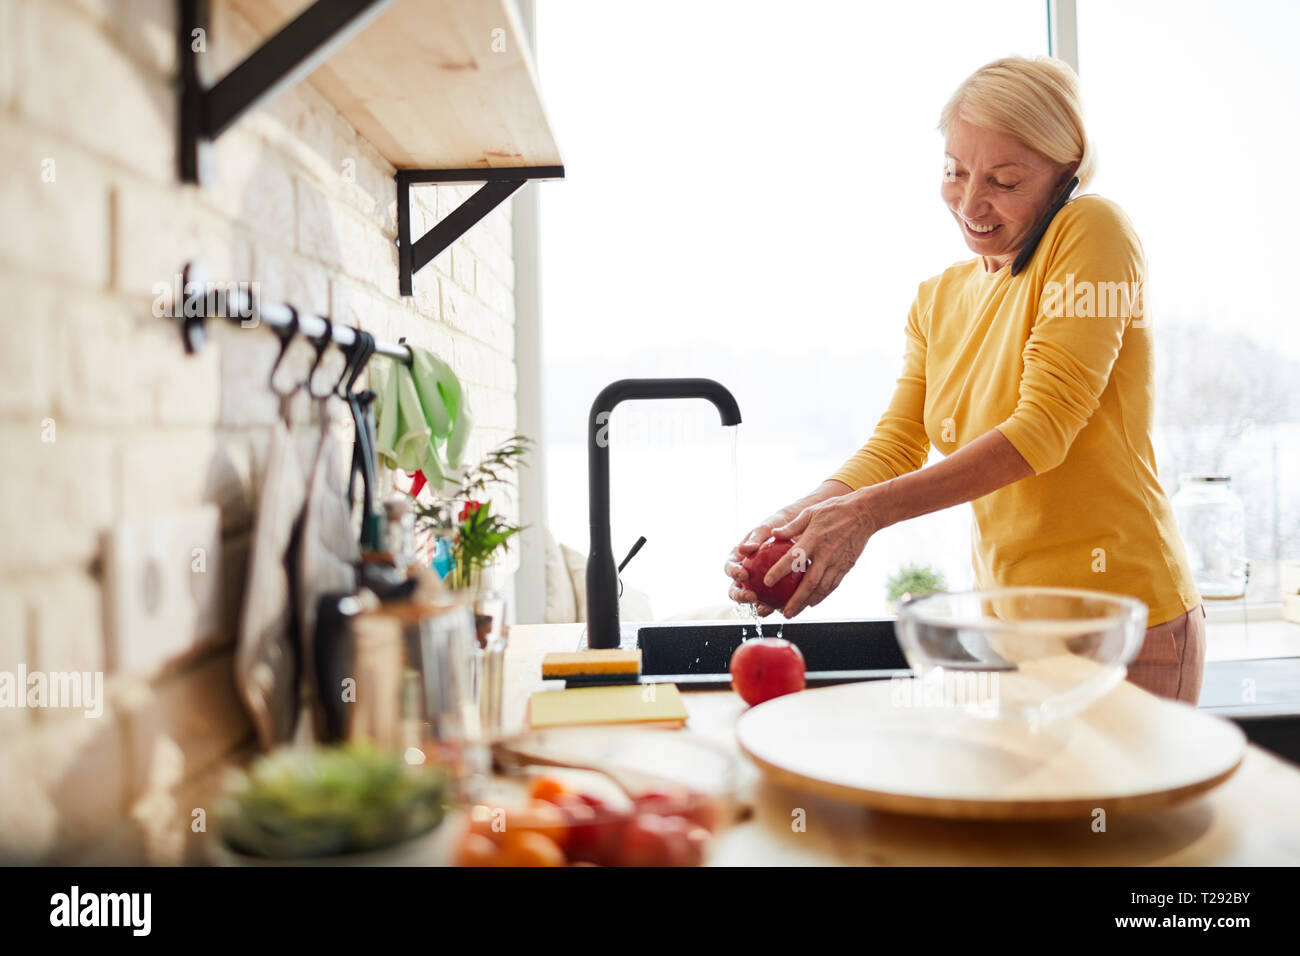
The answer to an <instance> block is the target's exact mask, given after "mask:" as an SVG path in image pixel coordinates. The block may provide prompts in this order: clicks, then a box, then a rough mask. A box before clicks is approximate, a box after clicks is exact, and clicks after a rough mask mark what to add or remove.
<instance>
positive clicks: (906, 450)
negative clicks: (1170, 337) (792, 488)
mask: <svg viewBox="0 0 1300 956" xmlns="http://www.w3.org/2000/svg"><path fill="white" fill-rule="evenodd" d="M1145 278H1146V260H1145V256H1144V254H1143V251H1142V244H1141V243H1140V242H1139V241H1138V238H1137V235H1136V233H1135V232H1134V230H1133V224H1132V223H1131V222H1129V220H1128V217H1127V216H1125V215H1124V213H1123V211H1122V210H1121V209H1120V208H1119V207H1118V206H1117V205H1116V204H1115V203H1113V202H1111V201H1109V200H1107V199H1103V198H1101V197H1100V196H1093V195H1088V196H1080V197H1078V198H1076V199H1075V200H1073V201H1072V202H1070V203H1068V204H1067V205H1066V206H1065V208H1063V209H1062V210H1061V211H1060V213H1058V214H1057V216H1056V218H1055V219H1054V220H1053V221H1052V224H1051V225H1050V226H1049V227H1048V229H1047V232H1046V234H1045V235H1044V236H1043V240H1042V242H1041V243H1040V244H1039V247H1038V249H1037V251H1036V252H1035V254H1034V257H1033V259H1032V261H1031V262H1030V264H1029V266H1028V267H1027V268H1026V269H1025V270H1024V271H1022V272H1021V273H1020V274H1019V275H1018V276H1015V277H1012V275H1011V269H1010V267H1004V268H1003V269H1001V270H1000V271H998V272H996V273H989V272H986V271H985V269H984V263H983V260H982V259H981V258H979V257H976V258H975V259H972V260H970V261H967V262H959V263H957V264H956V265H954V266H952V267H951V268H949V269H948V270H946V271H945V272H943V273H942V274H940V275H937V276H934V277H933V278H931V279H927V280H926V281H925V282H922V283H921V286H920V288H919V290H918V291H917V296H916V301H915V302H914V303H913V304H912V308H911V312H910V313H909V315H908V319H907V350H906V355H905V358H904V361H903V374H902V376H901V377H900V378H899V380H898V389H897V391H896V392H895V393H894V398H893V400H892V401H891V402H890V404H889V408H888V409H887V410H886V412H885V415H884V417H883V418H881V420H880V424H879V425H878V426H877V427H876V431H875V433H874V434H873V435H872V436H871V439H870V441H868V442H867V444H866V445H864V446H863V447H862V448H861V449H860V450H859V451H858V452H857V453H856V454H854V455H853V456H852V457H851V458H850V459H849V460H848V461H847V462H845V463H844V465H843V466H842V467H841V468H840V470H839V471H837V472H836V473H835V474H834V475H832V476H831V477H833V478H835V479H838V480H839V481H842V482H844V483H845V484H847V485H849V486H850V487H852V488H854V489H857V488H861V487H864V486H866V485H871V484H876V483H878V482H881V481H887V480H889V479H890V478H895V477H897V476H899V475H903V474H905V473H907V472H910V471H915V470H916V469H918V468H920V467H921V466H922V465H923V464H924V463H925V460H926V457H927V455H928V454H929V449H930V445H931V444H933V445H934V447H936V448H937V449H939V450H940V451H941V452H943V453H944V454H945V455H949V454H952V453H953V452H954V451H956V450H957V449H959V448H961V447H962V446H963V445H965V444H967V443H968V442H970V441H973V440H974V439H976V438H978V437H979V436H980V435H982V434H984V433H985V432H987V431H988V430H989V429H990V428H996V429H998V430H999V431H1000V432H1002V434H1003V435H1004V436H1006V438H1007V439H1008V440H1009V441H1010V442H1011V444H1012V445H1014V446H1015V447H1016V450H1017V451H1019V452H1020V454H1021V455H1022V456H1024V459H1025V461H1027V462H1028V463H1029V466H1030V467H1031V468H1032V469H1033V470H1034V474H1033V476H1032V477H1029V478H1025V479H1023V480H1021V481H1016V482H1013V483H1012V484H1010V485H1007V486H1006V487H1005V488H1001V489H999V490H998V491H995V492H993V493H992V494H989V495H985V496H984V497H982V498H979V499H976V501H975V502H974V503H973V508H974V512H975V524H974V528H973V529H972V554H973V561H974V565H975V580H976V586H977V587H1010V586H1015V585H1026V584H1038V585H1054V586H1059V587H1083V588H1097V589H1100V590H1104V591H1112V592H1115V593H1119V594H1128V595H1132V596H1134V597H1137V598H1140V599H1141V600H1143V601H1145V602H1146V604H1147V607H1148V609H1149V611H1150V614H1149V617H1148V626H1153V625H1156V624H1163V623H1164V622H1166V621H1169V620H1172V619H1173V618H1176V617H1178V616H1179V615H1181V614H1182V613H1183V612H1184V611H1188V610H1191V609H1192V608H1194V607H1196V605H1197V604H1199V603H1200V597H1199V596H1198V595H1197V593H1196V587H1195V585H1194V584H1193V583H1192V575H1191V569H1190V567H1189V565H1188V563H1187V558H1186V555H1185V554H1184V551H1183V544H1182V540H1181V539H1180V538H1179V536H1178V529H1177V525H1176V523H1175V521H1174V516H1173V510H1172V508H1171V507H1170V504H1169V499H1168V497H1167V496H1166V495H1165V493H1164V490H1163V489H1162V488H1161V487H1160V483H1159V482H1158V481H1157V479H1156V463H1155V453H1154V451H1153V449H1152V446H1151V416H1152V405H1153V398H1154V388H1153V372H1152V355H1151V350H1152V342H1151V328H1150V319H1149V317H1148V316H1147V315H1146V314H1145V312H1144V309H1143V306H1144V295H1143V294H1142V293H1143V289H1142V285H1143V283H1144V281H1145Z"/></svg>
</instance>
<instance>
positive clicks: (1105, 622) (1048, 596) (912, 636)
mask: <svg viewBox="0 0 1300 956" xmlns="http://www.w3.org/2000/svg"><path fill="white" fill-rule="evenodd" d="M1146 622H1147V609H1146V606H1145V605H1144V604H1143V603H1142V602H1141V601H1138V600H1135V599H1133V598H1126V597H1120V596H1118V595H1115V594H1110V593H1107V592H1103V591H1086V590H1081V589H1068V588H1037V587H1025V588H1002V589H993V590H988V591H966V592H956V593H941V594H932V595H928V596H927V597H923V598H919V599H917V600H915V601H909V602H908V603H906V604H904V605H903V606H902V607H901V608H899V613H898V623H897V631H898V643H899V646H900V647H901V648H902V651H903V655H904V656H905V657H906V658H907V661H908V663H909V664H910V665H911V667H912V671H913V674H914V676H916V677H917V678H919V679H920V680H922V681H923V682H925V683H926V685H927V686H929V687H931V688H932V695H937V696H938V697H941V698H942V699H943V701H944V702H945V707H944V710H946V711H947V712H949V713H958V712H960V713H963V714H974V715H977V716H981V717H993V718H997V719H1002V720H1012V721H1024V722H1027V723H1030V724H1041V723H1046V722H1050V721H1053V720H1058V719H1060V718H1063V717H1068V716H1069V715H1070V714H1074V713H1077V712H1078V711H1080V710H1082V709H1084V708H1085V707H1087V706H1088V705H1089V704H1091V703H1093V702H1094V701H1096V700H1097V699H1098V698H1100V697H1101V696H1102V695H1104V694H1105V693H1106V692H1107V691H1109V690H1110V689H1111V688H1112V687H1114V686H1115V685H1116V684H1118V683H1119V682H1120V681H1122V680H1123V679H1124V674H1125V668H1126V665H1127V664H1128V662H1129V661H1131V660H1132V659H1133V658H1134V656H1135V655H1136V654H1137V652H1138V649H1139V648H1140V647H1141V646H1142V640H1143V638H1144V636H1145V633H1146ZM1012 674H1014V675H1016V677H1017V679H1016V680H1014V681H1007V680H1006V678H1007V677H1008V676H1010V675H1012Z"/></svg>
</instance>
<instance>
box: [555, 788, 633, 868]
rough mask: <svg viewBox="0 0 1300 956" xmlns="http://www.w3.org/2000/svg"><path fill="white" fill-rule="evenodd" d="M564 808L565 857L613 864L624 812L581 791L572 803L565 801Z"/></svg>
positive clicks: (624, 822) (615, 859)
mask: <svg viewBox="0 0 1300 956" xmlns="http://www.w3.org/2000/svg"><path fill="white" fill-rule="evenodd" d="M579 805H580V807H581V808H580V807H579ZM564 809H565V811H566V812H567V813H569V814H570V826H569V834H568V841H567V842H566V843H565V850H566V852H567V853H568V855H569V859H570V860H581V861H584V862H589V863H599V864H602V865H609V864H612V863H615V862H616V861H617V857H618V851H619V844H620V843H621V842H622V837H623V828H624V827H625V826H626V824H627V821H628V815H627V814H626V813H622V812H620V811H617V810H615V809H613V808H612V807H610V806H608V805H607V804H606V803H605V802H604V801H603V800H601V799H600V798H599V797H593V796H591V795H589V794H585V793H581V794H578V795H577V802H576V803H573V802H569V803H566V805H565V806H564Z"/></svg>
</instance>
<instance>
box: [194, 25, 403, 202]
mask: <svg viewBox="0 0 1300 956" xmlns="http://www.w3.org/2000/svg"><path fill="white" fill-rule="evenodd" d="M178 3H179V6H180V9H179V15H178V16H177V19H176V44H177V46H176V50H177V55H178V57H179V63H180V86H181V89H180V129H179V152H180V155H179V157H178V160H179V165H180V177H181V181H182V182H187V183H197V182H198V181H199V166H200V163H199V150H200V148H201V147H202V145H203V144H204V143H205V142H210V141H212V140H214V139H216V138H217V137H218V136H220V135H221V134H222V133H223V132H225V131H226V130H227V129H228V128H229V127H230V126H231V125H232V124H233V123H234V122H235V121H236V120H238V119H239V118H240V117H241V116H243V115H244V114H245V113H246V112H248V111H249V110H250V109H252V108H253V107H255V106H257V105H258V104H259V103H261V102H263V101H264V100H267V99H269V98H270V97H272V96H274V95H275V94H276V93H279V92H280V91H281V90H284V89H287V88H288V87H291V86H293V85H294V84H295V83H297V82H298V81H299V80H301V79H302V78H303V77H305V76H306V75H307V74H309V73H310V72H311V71H312V70H314V69H316V67H318V66H320V64H321V63H323V62H324V61H325V60H326V59H328V58H329V56H330V55H331V54H332V53H333V52H334V51H335V50H337V49H338V48H339V47H340V46H342V45H343V44H344V43H346V42H347V41H348V40H350V39H352V37H353V36H355V35H356V34H357V33H358V32H360V31H361V30H363V29H365V28H366V26H368V25H369V24H370V22H371V21H372V20H373V19H374V18H375V17H377V16H378V15H379V14H380V13H382V12H383V11H384V9H385V8H386V7H388V6H389V5H390V4H391V3H393V0H316V2H315V3H313V4H312V5H311V6H309V7H308V8H307V9H306V10H304V11H303V12H302V13H300V14H299V15H298V16H297V17H295V18H294V19H293V20H291V21H289V22H288V23H287V24H285V25H284V26H283V27H282V28H281V29H280V31H279V32H278V33H276V34H275V35H274V36H272V37H270V38H269V39H267V40H266V41H265V42H264V43H263V44H262V45H261V46H260V47H259V48H258V49H256V50H254V51H253V52H252V53H250V54H249V55H248V56H247V57H246V58H245V59H244V61H243V62H242V63H240V64H239V65H238V66H236V67H235V68H234V69H232V70H231V71H230V72H229V73H227V74H226V75H225V76H224V77H222V78H221V79H220V80H218V81H217V82H216V83H214V84H213V85H212V86H211V87H207V88H205V87H204V86H203V83H202V81H201V80H200V79H199V58H200V57H201V56H204V55H206V53H205V51H206V50H207V47H208V44H209V42H210V38H209V37H208V32H209V16H208V13H209V4H208V0H178Z"/></svg>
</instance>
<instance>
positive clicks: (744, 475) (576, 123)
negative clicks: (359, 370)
mask: <svg viewBox="0 0 1300 956" xmlns="http://www.w3.org/2000/svg"><path fill="white" fill-rule="evenodd" d="M1046 38H1047V26H1046V10H1045V5H1044V3H1043V2H1042V0H998V2H982V3H979V4H972V3H969V2H963V0H942V2H934V0H932V2H929V3H924V4H874V3H873V4H865V3H858V2H838V3H829V2H821V3H802V4H798V5H793V4H789V3H739V2H733V3H723V2H707V3H700V2H684V0H672V2H657V3H653V4H649V3H646V4H625V3H617V4H615V3H608V2H596V0H563V2H558V0H542V2H540V3H539V4H538V44H537V46H538V50H539V69H540V72H541V80H542V88H543V89H544V90H545V91H546V95H547V105H548V109H549V111H550V112H551V114H552V117H553V120H554V125H555V128H556V130H557V131H558V132H559V135H560V139H561V143H560V145H561V147H562V149H563V152H564V157H565V163H566V168H567V179H566V181H565V182H563V183H556V184H551V185H550V186H549V187H548V188H547V189H545V190H542V191H541V193H540V195H541V204H542V242H541V250H542V295H543V322H544V328H543V342H544V356H543V362H544V367H543V375H544V385H545V395H546V403H547V405H546V410H545V416H546V418H545V421H546V429H547V433H546V442H547V456H548V502H547V507H548V510H549V523H550V526H551V529H552V530H553V532H554V533H555V535H556V537H557V538H559V539H560V540H561V541H563V542H565V543H567V544H569V545H570V546H572V547H574V548H576V549H578V550H579V551H581V552H583V553H584V554H585V553H586V549H587V471H586V462H587V459H586V443H585V442H586V438H585V433H586V417H587V413H588V409H589V407H590V404H591V401H592V399H593V398H594V397H595V395H596V394H597V392H598V391H599V390H600V389H601V387H603V386H604V385H605V384H607V383H608V382H610V381H612V380H614V379H617V378H623V377H641V376H693V375H704V376H709V377H712V378H716V379H718V380H719V381H721V382H722V383H723V384H724V385H726V386H727V387H729V388H730V389H731V390H732V392H733V393H734V394H735V395H736V398H737V400H738V402H739V404H740V409H741V413H742V415H743V417H744V424H743V425H742V426H741V427H740V434H739V438H738V442H737V461H738V468H736V467H734V466H733V459H732V437H731V436H730V435H728V434H726V433H725V432H724V429H722V428H721V427H720V426H719V424H718V419H717V415H716V413H714V411H713V409H712V408H711V407H709V406H707V405H706V404H705V403H703V402H678V403H657V405H656V406H653V407H652V406H651V405H650V404H649V403H646V404H644V405H642V406H640V407H634V406H623V407H621V408H620V409H619V411H617V412H616V413H615V415H614V420H613V422H612V432H611V434H612V436H613V439H612V445H611V451H612V456H611V470H612V502H613V504H612V508H613V514H612V526H613V546H614V550H615V552H616V556H617V557H621V556H622V554H623V553H625V552H626V550H627V549H628V548H629V547H630V546H631V545H632V543H633V542H634V541H635V540H636V538H637V536H638V535H641V534H644V535H645V536H646V537H647V538H648V544H647V546H646V548H645V550H643V551H642V552H641V554H640V555H639V556H638V557H637V558H636V559H635V560H634V561H633V563H632V564H631V565H630V566H629V567H628V570H627V572H626V573H625V575H624V580H625V582H626V584H627V585H628V586H629V587H633V588H637V589H640V590H642V591H645V592H647V593H648V595H649V598H650V602H651V608H652V611H653V615H654V617H655V618H659V619H662V618H667V617H671V616H674V615H678V614H682V613H689V612H696V611H699V610H700V609H703V608H708V607H715V608H720V609H722V610H723V611H725V610H726V605H727V599H726V579H725V578H724V576H723V574H722V563H723V559H724V556H725V554H726V552H727V551H728V550H729V549H730V547H731V546H732V545H733V544H734V542H735V540H736V539H737V538H738V537H739V535H740V533H741V532H742V531H744V530H746V529H747V528H748V527H750V526H752V525H753V524H754V523H756V522H757V521H759V520H760V519H761V518H763V517H764V516H766V515H767V514H768V513H769V512H771V511H772V510H773V509H775V508H777V507H780V506H783V505H785V504H786V503H788V502H789V501H792V500H794V499H795V498H798V497H800V496H802V495H804V494H805V493H807V492H808V491H809V490H811V489H812V488H813V487H815V486H816V485H817V484H818V483H819V482H820V481H822V480H823V479H824V478H826V477H827V476H829V475H830V473H831V472H832V471H833V470H834V469H835V468H836V467H837V466H838V465H839V464H840V463H841V462H842V461H843V460H844V459H845V458H846V457H848V455H850V454H851V453H852V452H853V451H854V450H855V449H857V448H858V447H859V445H861V444H862V443H863V442H864V441H865V440H866V439H867V437H868V436H869V435H870V434H871V431H872V429H873V427H874V426H875V423H876V420H877V419H878V417H879V415H880V413H881V412H882V411H883V409H884V408H885V405H886V402H887V401H888V398H889V396H890V395H891V394H892V391H893V387H894V381H895V379H896V377H897V375H898V371H899V369H900V367H901V362H902V353H903V324H904V321H905V319H906V315H907V310H908V307H909V306H910V305H911V302H912V299H913V298H914V296H915V294H916V287H917V285H918V284H919V283H920V282H921V281H922V280H924V279H926V278H928V277H929V276H932V275H934V274H936V273H938V272H941V271H942V270H943V269H945V268H946V267H947V266H949V265H951V264H952V263H953V262H955V261H958V260H960V259H965V258H969V256H970V253H969V251H968V250H967V248H966V246H965V244H964V243H963V242H962V239H961V236H960V235H959V234H958V233H957V231H956V230H955V228H954V226H953V224H952V222H951V220H950V217H949V216H948V214H947V213H946V212H945V210H944V208H943V205H942V203H941V202H940V199H939V177H940V169H941V165H942V139H941V137H940V134H939V133H938V132H937V131H936V129H935V126H936V123H937V122H938V117H939V111H940V109H941V107H942V106H943V104H944V102H945V101H946V100H947V98H948V96H949V95H950V94H951V93H952V91H953V89H955V87H956V86H957V84H958V83H960V82H961V80H962V79H963V78H965V77H966V76H967V75H969V74H970V72H971V71H972V70H974V69H975V68H977V67H979V66H980V65H982V64H983V63H986V62H988V61H989V60H992V59H995V58H997V57H999V56H1004V55H1008V54H1013V53H1020V54H1024V55H1033V54H1041V53H1046V52H1047V49H1046V46H1047V39H1046ZM1281 159H1282V157H1275V160H1277V161H1280V160H1281ZM737 472H738V473H739V475H738V485H737V478H736V473H737ZM969 525H970V515H969V510H968V509H965V508H959V509H952V510H951V511H949V512H946V513H942V514H938V515H933V516H929V517H927V518H924V519H919V520H916V521H911V522H907V523H905V524H903V525H900V526H897V527H895V528H891V529H888V530H887V531H885V532H883V533H882V534H880V535H878V536H877V538H876V539H874V540H873V541H872V542H871V543H870V544H869V545H868V547H867V551H866V554H865V555H864V556H863V558H862V560H861V561H860V562H859V564H858V566H857V568H855V570H854V571H853V572H852V573H851V574H850V575H849V576H848V577H846V578H845V580H844V582H843V583H842V584H841V585H840V588H839V590H838V592H837V593H836V594H835V595H833V596H832V597H831V598H830V599H829V600H828V601H826V602H825V603H824V604H822V605H821V606H820V607H818V608H814V609H812V610H811V611H810V612H808V616H809V617H852V616H862V615H869V614H875V613H881V612H883V611H884V609H885V608H884V597H885V585H884V582H885V578H886V577H887V576H888V575H889V574H891V573H892V572H894V571H896V570H897V569H898V567H899V566H900V565H901V564H903V563H905V562H921V563H929V564H933V565H935V566H937V567H939V568H940V569H942V570H943V571H944V572H945V573H946V574H947V576H948V579H949V582H950V584H951V585H953V586H963V585H967V584H969V582H970V579H971V571H970V534H969Z"/></svg>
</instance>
